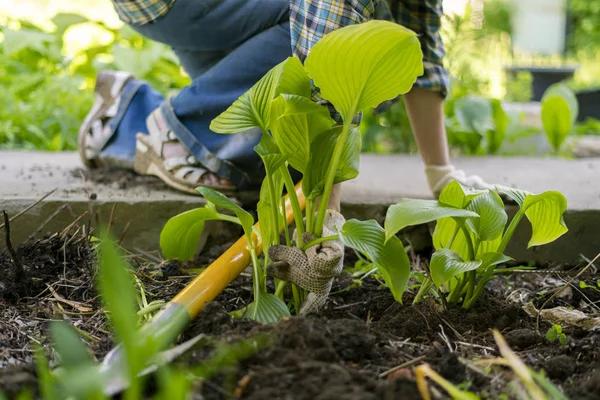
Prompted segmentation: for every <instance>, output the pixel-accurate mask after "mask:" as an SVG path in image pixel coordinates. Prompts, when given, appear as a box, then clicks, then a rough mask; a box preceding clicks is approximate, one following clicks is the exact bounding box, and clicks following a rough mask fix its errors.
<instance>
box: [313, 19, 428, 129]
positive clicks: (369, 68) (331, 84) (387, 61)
mask: <svg viewBox="0 0 600 400" xmlns="http://www.w3.org/2000/svg"><path fill="white" fill-rule="evenodd" d="M422 58H423V54H422V52H421V46H420V44H419V41H418V39H417V35H416V34H415V33H414V32H413V31H411V30H409V29H406V28H404V27H402V26H401V25H398V24H395V23H392V22H388V21H375V20H374V21H369V22H366V23H363V24H358V25H350V26H346V27H344V28H341V29H338V30H335V31H333V32H331V33H329V34H327V35H325V36H324V37H323V38H322V39H321V40H319V42H317V44H316V45H315V46H314V47H313V48H312V50H311V51H310V53H309V55H308V57H307V58H306V61H305V63H304V64H305V69H306V71H307V72H308V75H309V76H310V77H311V78H312V79H313V80H314V82H315V85H316V86H317V87H319V88H320V90H321V94H322V96H323V98H325V99H326V100H329V101H330V102H331V103H332V104H333V105H334V106H335V108H336V110H337V111H338V112H339V113H340V114H341V116H342V118H343V119H344V121H350V120H352V118H353V117H354V115H355V114H356V113H358V112H359V111H361V110H364V109H367V108H371V107H376V106H378V105H379V104H381V103H382V102H384V101H386V100H390V99H393V98H395V97H396V96H398V95H400V94H404V93H406V92H408V91H409V90H410V89H411V88H412V85H413V84H414V83H415V81H416V79H417V77H419V76H421V75H422V74H423V62H422Z"/></svg>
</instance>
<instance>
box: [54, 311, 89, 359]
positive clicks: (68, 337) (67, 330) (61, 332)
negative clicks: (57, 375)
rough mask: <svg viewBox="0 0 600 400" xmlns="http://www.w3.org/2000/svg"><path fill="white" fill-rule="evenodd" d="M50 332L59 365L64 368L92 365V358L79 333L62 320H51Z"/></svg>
mask: <svg viewBox="0 0 600 400" xmlns="http://www.w3.org/2000/svg"><path fill="white" fill-rule="evenodd" d="M50 332H51V335H52V342H53V343H54V349H55V350H56V352H57V353H58V355H59V356H60V365H61V366H62V367H64V368H66V369H70V368H78V367H82V366H85V365H92V359H91V357H90V355H89V354H88V352H87V350H86V348H85V345H84V344H83V342H82V341H81V339H80V338H79V335H78V334H77V333H76V332H75V331H74V330H73V328H71V327H70V326H69V325H67V323H66V322H64V321H53V322H52V323H51V324H50Z"/></svg>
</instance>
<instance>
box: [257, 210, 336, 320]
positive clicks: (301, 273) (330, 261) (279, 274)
mask: <svg viewBox="0 0 600 400" xmlns="http://www.w3.org/2000/svg"><path fill="white" fill-rule="evenodd" d="M345 222H346V219H345V218H344V216H343V215H342V214H340V213H338V212H335V211H332V210H327V213H326V215H325V221H324V224H323V233H322V236H323V237H326V236H332V235H336V234H337V233H338V231H339V230H340V229H342V226H343V225H344V223H345ZM294 237H296V232H294ZM316 238H317V237H316V236H315V235H314V234H313V233H310V232H305V233H304V234H303V235H302V240H303V241H304V243H305V244H306V243H308V242H310V241H311V240H314V239H316ZM269 258H270V259H271V260H273V261H274V262H273V263H272V264H271V265H269V266H268V267H267V274H268V275H270V276H273V277H275V278H278V279H281V280H284V281H288V282H292V283H295V284H296V285H298V286H299V287H301V288H302V289H305V290H307V291H309V292H310V293H309V294H308V296H307V297H306V299H305V301H304V303H303V304H302V306H301V307H300V312H299V314H300V315H306V314H310V313H313V312H316V311H318V310H319V309H320V308H321V307H322V306H323V305H324V304H325V302H326V301H327V297H328V296H329V292H330V291H331V284H332V283H333V278H334V277H336V276H337V275H339V274H340V273H341V272H342V269H343V267H344V245H343V243H342V242H341V241H339V240H329V241H326V242H322V243H319V244H317V245H315V246H312V247H310V248H308V249H306V251H302V250H300V249H299V248H298V247H288V246H282V245H275V246H271V247H270V248H269Z"/></svg>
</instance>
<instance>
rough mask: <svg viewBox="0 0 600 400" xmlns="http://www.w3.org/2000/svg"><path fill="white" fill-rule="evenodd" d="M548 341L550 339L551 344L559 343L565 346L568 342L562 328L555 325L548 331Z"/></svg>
mask: <svg viewBox="0 0 600 400" xmlns="http://www.w3.org/2000/svg"><path fill="white" fill-rule="evenodd" d="M546 339H548V341H549V342H550V343H554V342H557V341H558V343H560V344H565V343H566V342H567V335H565V334H564V333H563V330H562V326H560V325H556V324H555V325H552V327H551V328H549V329H548V332H546Z"/></svg>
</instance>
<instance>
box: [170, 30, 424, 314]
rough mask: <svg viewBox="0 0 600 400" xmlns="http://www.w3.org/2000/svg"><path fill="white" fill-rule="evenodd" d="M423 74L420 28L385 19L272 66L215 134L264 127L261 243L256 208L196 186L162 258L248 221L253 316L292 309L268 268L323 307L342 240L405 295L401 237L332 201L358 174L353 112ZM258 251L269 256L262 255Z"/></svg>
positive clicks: (186, 252) (188, 251)
mask: <svg viewBox="0 0 600 400" xmlns="http://www.w3.org/2000/svg"><path fill="white" fill-rule="evenodd" d="M422 73H423V64H422V52H421V48H420V45H419V41H418V39H417V36H416V34H415V33H414V32H412V31H410V30H408V29H406V28H404V27H402V26H400V25H398V24H394V23H391V22H386V21H370V22H367V23H364V24H359V25H351V26H347V27H344V28H341V29H338V30H336V31H334V32H332V33H329V34H327V35H326V36H325V37H323V39H321V40H320V41H319V42H318V43H317V44H316V45H315V46H314V47H313V49H312V50H311V52H310V54H309V55H308V57H307V59H306V61H305V65H302V63H301V62H300V61H299V60H298V59H297V58H288V59H287V60H285V61H283V62H282V63H280V64H279V65H277V66H275V67H274V68H273V69H272V70H271V71H269V72H268V73H267V74H266V75H265V76H264V77H263V78H262V79H261V80H260V81H259V82H257V83H256V84H255V85H254V86H253V87H252V88H251V89H250V90H249V91H248V92H246V93H245V94H244V95H242V96H241V97H240V98H239V99H238V100H237V101H236V102H234V103H233V104H232V105H231V107H229V109H227V110H226V111H225V112H224V113H222V114H221V115H220V116H218V117H217V118H216V119H214V120H213V121H212V124H211V129H212V130H213V131H214V132H217V133H222V134H235V133H239V132H244V131H247V130H249V129H260V130H261V131H262V139H261V141H260V143H259V144H258V145H257V146H256V147H255V151H256V152H257V153H258V155H259V156H260V157H261V159H262V161H263V163H264V166H265V172H266V176H265V178H264V180H263V183H262V186H261V190H260V199H259V202H258V207H257V212H258V220H259V228H258V229H256V230H255V234H257V235H260V238H261V241H262V249H256V248H254V242H253V240H252V237H251V235H252V228H251V226H252V222H253V220H251V217H250V216H249V214H247V213H246V214H247V215H246V214H243V215H244V219H246V220H247V221H243V220H242V217H241V216H240V215H242V214H241V211H243V210H241V209H239V207H237V206H236V207H237V208H235V207H233V206H234V205H235V204H234V203H233V202H230V201H229V200H227V201H229V203H226V201H225V197H219V198H218V201H217V197H216V196H217V195H216V194H215V193H214V191H211V190H208V189H199V191H200V192H201V193H202V194H203V195H204V196H205V197H206V198H207V200H208V202H209V203H208V205H207V206H206V207H204V208H201V209H196V210H191V211H188V212H187V213H184V214H181V215H179V216H176V217H174V218H173V219H171V220H170V221H169V222H168V223H167V225H166V226H165V228H164V230H163V234H161V247H162V250H163V252H164V254H165V256H166V257H169V258H185V259H190V258H192V257H193V255H194V250H195V248H196V246H197V243H198V238H199V236H200V234H201V232H202V229H203V225H204V221H206V220H209V219H220V220H228V221H231V222H236V223H239V224H241V225H242V226H243V227H244V231H245V232H246V236H247V237H248V244H249V251H250V253H251V254H252V262H253V268H254V274H253V278H254V297H255V298H254V302H253V303H252V305H251V306H250V307H248V309H247V312H248V313H249V316H250V317H252V318H255V319H257V320H259V321H264V322H270V321H272V320H273V317H277V318H278V317H280V316H284V315H287V312H288V308H287V307H286V306H285V303H283V301H282V300H281V297H282V296H281V297H278V296H275V295H272V294H267V292H266V290H267V289H266V284H265V277H266V275H267V271H268V272H269V273H270V274H271V275H273V276H275V277H280V278H282V279H285V280H287V281H290V282H292V283H294V284H296V286H298V287H299V288H300V289H304V290H308V291H310V292H311V294H310V295H309V296H308V297H307V300H306V302H305V304H304V306H302V307H300V305H299V304H298V303H299V299H301V298H302V297H303V295H302V293H300V292H301V290H299V289H298V287H296V286H294V285H292V289H293V292H294V293H295V296H294V298H295V299H296V301H294V302H293V303H295V304H294V309H295V310H296V312H298V311H300V312H302V313H307V312H310V311H314V310H316V309H318V307H320V306H321V305H322V304H323V303H324V301H325V300H326V298H327V296H328V294H329V290H330V288H331V282H332V280H333V277H334V276H335V275H336V274H338V273H339V272H341V268H342V266H343V264H342V262H343V248H344V246H348V247H352V248H354V249H356V250H358V251H360V252H361V253H363V254H365V255H367V256H368V257H369V258H370V259H371V261H373V263H374V264H375V265H376V266H377V267H378V268H379V270H380V273H381V274H382V276H383V277H384V279H385V281H386V283H387V285H388V286H389V287H390V289H391V290H392V292H393V293H394V296H395V297H396V299H398V300H400V298H401V295H402V293H403V291H404V289H405V287H406V283H407V281H408V276H409V262H408V257H407V256H406V253H405V251H404V248H403V246H402V244H401V242H400V240H399V239H398V238H390V239H388V240H387V241H386V237H385V232H384V230H383V228H382V227H381V226H379V225H378V224H377V223H376V222H375V221H366V222H361V221H356V220H352V221H348V222H346V221H345V220H344V218H343V217H342V216H341V215H340V214H339V213H335V212H333V211H331V210H328V209H327V204H328V202H329V198H330V195H331V191H332V187H333V185H334V184H336V183H340V182H343V181H346V180H349V179H353V178H355V177H356V176H357V175H358V164H359V156H360V150H361V136H360V131H359V129H358V127H357V126H356V125H355V124H353V122H352V121H353V119H354V117H355V116H356V115H357V114H358V113H360V112H361V111H362V110H365V109H369V108H372V107H376V106H378V105H379V104H380V103H382V102H384V101H386V100H390V99H393V98H395V97H397V96H398V95H401V94H404V93H406V92H408V91H409V90H410V89H411V87H412V85H413V84H414V82H415V81H416V78H417V77H418V76H420V75H422ZM313 85H314V86H316V87H318V88H319V91H320V94H321V97H322V98H323V99H324V100H326V101H327V102H328V103H329V104H330V105H332V106H333V107H334V108H335V114H337V115H338V116H339V120H341V122H340V123H336V120H334V118H332V115H331V113H330V109H329V107H328V106H327V104H319V103H317V102H315V101H314V99H313V98H311V94H312V93H313V89H314V87H313ZM336 119H337V118H336ZM290 167H291V168H294V169H295V170H297V171H299V172H300V173H301V174H302V176H303V180H302V192H303V195H304V197H305V199H306V213H303V212H302V209H301V207H300V201H299V199H298V197H297V195H296V192H295V189H294V182H293V181H292V178H291V175H290V172H289V168H290ZM284 187H285V189H286V191H287V193H288V196H289V198H290V201H291V204H292V207H293V212H294V221H295V232H294V235H293V237H292V238H289V235H286V243H285V246H284V245H281V246H280V245H279V238H280V232H281V230H282V228H283V229H287V228H286V227H285V225H286V224H285V215H282V212H281V211H282V210H281V197H282V192H283V188H284ZM215 206H218V207H221V208H225V209H228V210H229V211H232V212H234V213H235V214H236V215H237V217H238V218H237V219H236V218H234V217H231V216H227V215H224V214H220V213H218V212H217V211H216V207H215ZM260 250H262V252H263V254H264V259H263V260H262V262H261V260H259V259H258V257H257V256H256V255H257V254H258V252H259V251H260ZM269 250H270V251H269ZM274 258H277V259H274ZM267 267H269V268H267ZM279 287H280V288H282V286H281V285H280V286H279ZM277 294H278V295H280V294H281V292H280V291H277ZM309 302H310V305H309V304H307V303H309ZM263 307H266V308H268V309H269V310H270V311H269V312H265V311H264V310H263Z"/></svg>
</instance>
